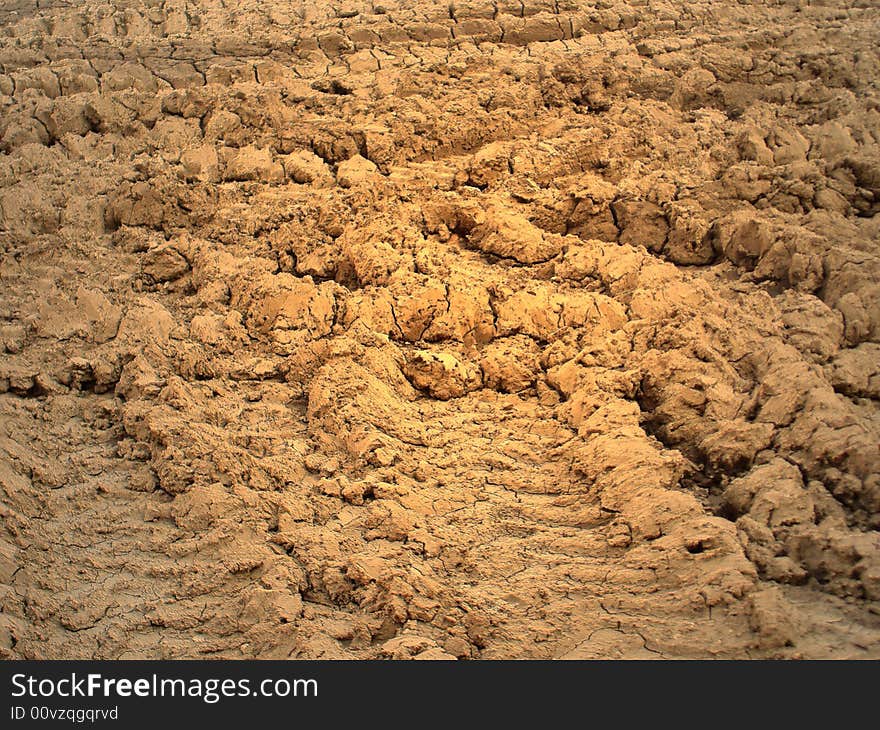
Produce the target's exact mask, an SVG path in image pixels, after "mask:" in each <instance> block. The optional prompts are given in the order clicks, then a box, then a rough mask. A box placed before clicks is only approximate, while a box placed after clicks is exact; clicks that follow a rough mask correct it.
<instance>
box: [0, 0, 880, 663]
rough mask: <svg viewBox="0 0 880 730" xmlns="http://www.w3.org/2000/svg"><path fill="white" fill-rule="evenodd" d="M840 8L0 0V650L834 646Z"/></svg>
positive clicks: (869, 360)
mask: <svg viewBox="0 0 880 730" xmlns="http://www.w3.org/2000/svg"><path fill="white" fill-rule="evenodd" d="M878 31H880V4H878V3H876V2H873V1H872V0H856V1H852V0H846V1H844V2H838V3H833V4H829V3H821V2H808V1H806V0H778V1H775V2H756V3H741V2H732V1H730V0H723V1H720V2H711V3H710V2H694V3H682V2H672V1H669V2H662V1H658V0H630V1H629V2H619V1H618V0H603V1H602V2H595V3H593V2H575V1H574V0H555V1H554V0H522V1H520V0H498V1H497V2H487V1H485V0H472V1H470V2H466V1H461V2H460V1H459V0H453V2H451V3H448V4H447V3H445V2H444V3H441V2H437V3H425V2H420V3H405V2H401V1H400V0H388V2H384V3H383V4H381V5H380V4H378V3H371V2H351V3H347V2H326V1H324V0H314V1H312V2H295V1H291V0H275V1H274V2H272V3H262V2H258V1H257V0H146V1H143V0H141V1H139V2H134V1H133V0H88V1H87V2H73V1H66V0H40V1H39V2H38V1H37V0H5V1H4V2H3V4H2V8H0V150H2V154H0V510H2V513H0V514H2V527H0V655H2V656H3V657H6V658H105V659H116V658H120V659H122V658H126V659H127V658H201V657H217V658H252V657H258V658H287V657H291V658H334V659H335V658H339V659H343V658H345V659H359V658H394V659H409V658H415V659H451V658H461V659H480V658H482V659H497V658H564V659H586V658H657V657H666V658H706V657H718V658H748V657H752V658H765V657H772V658H844V657H846V658H880V535H878V529H880V249H878V241H880V217H878V215H877V214H878V212H880V89H878V80H880V56H878V51H877V46H876V41H877V37H878Z"/></svg>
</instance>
